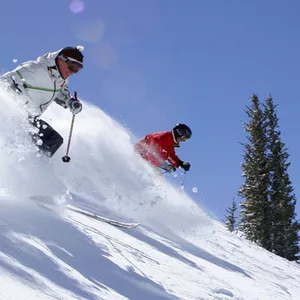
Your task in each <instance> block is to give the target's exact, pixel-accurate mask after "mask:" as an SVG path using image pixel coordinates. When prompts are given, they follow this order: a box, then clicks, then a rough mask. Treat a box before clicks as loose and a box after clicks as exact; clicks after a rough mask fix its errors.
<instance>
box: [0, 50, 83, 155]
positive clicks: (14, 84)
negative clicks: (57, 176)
mask: <svg viewBox="0 0 300 300" xmlns="http://www.w3.org/2000/svg"><path fill="white" fill-rule="evenodd" d="M82 50H83V47H81V46H77V47H65V48H63V49H61V50H58V51H56V52H49V53H46V54H44V55H43V56H40V57H39V58H38V59H37V60H36V61H27V62H24V63H22V64H20V65H19V66H18V67H17V68H16V69H14V70H13V71H10V72H7V73H5V74H3V75H2V76H1V80H2V81H5V85H6V86H8V87H9V88H10V89H12V90H13V91H14V92H15V93H16V94H17V96H18V98H19V100H20V101H21V103H22V105H23V106H24V108H25V110H26V111H27V113H28V120H29V121H30V123H31V124H32V125H33V126H34V127H35V128H38V133H34V134H32V138H33V141H34V142H35V143H36V144H37V146H38V147H39V149H40V150H41V151H42V152H43V153H45V154H46V155H47V156H52V155H53V154H54V153H55V152H56V151H57V150H58V149H59V147H60V146H61V145H62V144H63V138H62V137H61V135H60V134H59V133H58V132H57V131H55V130H54V129H53V128H52V127H51V126H50V125H49V124H48V123H46V122H45V121H43V120H41V119H40V118H39V117H40V116H41V115H42V114H43V112H44V111H45V110H46V109H47V108H48V106H49V105H50V104H51V103H52V102H53V101H54V102H56V103H57V104H59V105H61V106H62V107H64V108H69V109H70V111H71V113H72V114H78V113H79V112H81V110H82V104H81V103H80V102H79V101H78V100H77V99H74V98H73V97H72V96H71V94H70V91H69V90H68V78H69V77H70V76H71V75H73V74H76V73H78V72H79V71H80V70H81V69H82V68H83V55H82V53H81V51H82Z"/></svg>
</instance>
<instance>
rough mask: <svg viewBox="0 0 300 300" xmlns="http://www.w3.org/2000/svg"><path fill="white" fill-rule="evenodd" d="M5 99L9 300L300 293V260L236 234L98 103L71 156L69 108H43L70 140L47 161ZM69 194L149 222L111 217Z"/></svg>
mask: <svg viewBox="0 0 300 300" xmlns="http://www.w3.org/2000/svg"><path fill="white" fill-rule="evenodd" d="M0 100H1V110H0V120H1V127H0V164H1V168H0V231H1V232H0V282H1V288H0V299H1V300H19V299H20V300H31V299H51V300H53V299H66V300H67V299H90V300H96V299H109V300H111V299H132V300H156V299H157V300H164V299H186V300H193V299H198V300H199V299H201V300H209V299H218V300H226V299H232V300H233V299H235V300H237V299H239V300H240V299H247V300H254V299H257V300H268V299H269V300H276V299H278V300H284V299H295V300H297V299H300V266H299V265H297V264H296V263H295V262H288V261H287V260H285V259H282V258H280V257H277V256H275V255H273V254H271V253H270V252H268V251H266V250H264V249H262V248H260V247H258V246H257V245H255V244H253V243H251V242H249V241H246V240H245V239H243V238H242V237H241V236H238V235H236V234H231V233H229V232H227V231H226V229H225V228H224V226H223V225H222V224H220V223H219V222H217V221H215V220H213V219H212V218H211V217H209V216H208V215H207V214H206V213H205V212H204V211H203V210H202V209H201V207H200V206H199V204H196V203H194V201H193V200H192V199H191V198H189V197H188V196H187V195H186V194H185V193H184V191H183V190H182V189H180V188H178V187H177V186H175V185H171V184H170V183H168V182H167V181H166V180H165V179H163V178H161V177H159V176H157V175H156V174H155V173H154V172H153V170H152V169H151V168H150V167H149V166H148V165H147V163H145V162H144V161H142V160H141V159H140V158H139V157H138V155H137V154H135V153H134V152H133V149H132V136H131V134H130V132H128V131H126V130H125V129H124V128H123V127H122V126H121V125H120V124H118V123H117V122H116V121H114V120H113V119H111V118H110V117H109V116H107V115H106V114H105V113H104V112H103V111H101V110H100V109H99V108H97V107H95V106H93V105H91V104H89V103H87V102H85V101H83V105H84V109H83V112H82V113H81V114H79V115H77V116H76V119H75V127H74V135H73V138H72V142H71V147H70V157H71V161H70V162H69V163H64V162H62V159H61V158H62V156H64V155H65V151H66V144H67V139H68V134H69V127H70V122H71V114H70V112H69V111H67V110H64V109H62V108H61V107H59V106H57V105H56V104H53V105H52V106H51V107H50V109H49V110H48V111H47V113H46V114H45V115H43V119H44V120H46V121H48V122H49V123H50V124H51V125H52V126H53V127H54V128H55V129H56V130H58V131H59V132H60V133H61V134H62V136H63V137H64V138H65V144H64V145H63V146H62V148H61V149H60V150H59V151H58V152H57V153H56V155H55V156H54V157H53V158H52V159H49V158H45V157H40V156H39V154H38V152H37V150H36V148H35V147H34V146H33V145H32V144H31V142H30V138H29V135H27V134H26V129H27V128H28V125H27V122H26V120H25V119H24V118H23V116H22V114H20V110H19V107H18V105H17V104H16V103H15V101H14V100H13V99H12V97H11V96H8V95H7V94H6V93H5V92H4V91H0ZM216 185H217V183H216ZM66 203H68V205H74V206H76V207H79V208H81V209H85V210H87V211H89V212H92V213H97V214H100V215H103V216H106V217H111V218H114V219H117V220H124V221H134V222H140V223H141V225H140V226H139V227H137V228H134V229H120V228H117V227H113V226H111V225H108V224H106V223H102V222H100V221H97V220H94V219H91V218H88V217H86V216H83V215H80V214H78V213H76V212H71V211H68V210H67V209H66V208H65V207H66V206H65V205H66ZM45 205H46V206H45ZM47 207H48V208H47ZM49 208H50V209H49Z"/></svg>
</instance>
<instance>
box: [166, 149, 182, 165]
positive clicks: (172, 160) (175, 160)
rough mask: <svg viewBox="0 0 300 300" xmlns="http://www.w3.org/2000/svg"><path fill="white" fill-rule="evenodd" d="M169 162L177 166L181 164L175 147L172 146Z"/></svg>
mask: <svg viewBox="0 0 300 300" xmlns="http://www.w3.org/2000/svg"><path fill="white" fill-rule="evenodd" d="M168 162H169V163H170V164H171V165H173V166H174V167H175V168H178V167H179V166H180V164H181V160H180V159H179V157H178V156H177V155H176V153H175V150H174V148H173V147H172V148H171V149H170V151H169V156H168Z"/></svg>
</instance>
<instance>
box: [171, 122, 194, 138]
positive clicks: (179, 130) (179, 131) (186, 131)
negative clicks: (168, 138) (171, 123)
mask: <svg viewBox="0 0 300 300" xmlns="http://www.w3.org/2000/svg"><path fill="white" fill-rule="evenodd" d="M173 132H174V135H175V137H176V138H178V137H182V136H185V137H186V138H187V139H190V138H191V136H192V130H191V129H190V127H188V126H187V125H185V124H181V123H180V124H176V126H175V127H174V128H173Z"/></svg>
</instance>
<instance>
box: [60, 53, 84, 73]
mask: <svg viewBox="0 0 300 300" xmlns="http://www.w3.org/2000/svg"><path fill="white" fill-rule="evenodd" d="M59 58H61V59H62V60H63V61H64V62H65V63H66V65H67V67H68V69H69V70H70V71H71V72H72V73H77V72H79V71H80V70H81V69H82V68H83V64H82V63H81V62H80V61H78V60H76V59H74V58H71V57H64V56H63V55H60V56H59Z"/></svg>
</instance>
